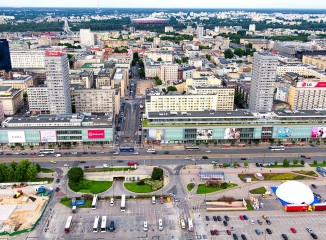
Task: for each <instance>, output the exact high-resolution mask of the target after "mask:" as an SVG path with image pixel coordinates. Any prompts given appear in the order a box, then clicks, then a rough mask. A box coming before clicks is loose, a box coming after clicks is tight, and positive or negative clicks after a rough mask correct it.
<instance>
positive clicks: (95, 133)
mask: <svg viewBox="0 0 326 240" xmlns="http://www.w3.org/2000/svg"><path fill="white" fill-rule="evenodd" d="M96 138H105V132H104V130H103V129H99V130H88V139H96Z"/></svg>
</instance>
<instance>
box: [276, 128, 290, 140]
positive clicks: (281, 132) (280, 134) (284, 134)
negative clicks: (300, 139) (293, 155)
mask: <svg viewBox="0 0 326 240" xmlns="http://www.w3.org/2000/svg"><path fill="white" fill-rule="evenodd" d="M277 138H292V128H288V127H283V128H278V129H277Z"/></svg>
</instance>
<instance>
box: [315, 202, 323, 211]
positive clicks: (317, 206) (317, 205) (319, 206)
mask: <svg viewBox="0 0 326 240" xmlns="http://www.w3.org/2000/svg"><path fill="white" fill-rule="evenodd" d="M312 209H313V210H314V211H325V210H326V203H314V204H313V205H312Z"/></svg>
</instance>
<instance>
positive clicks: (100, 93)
mask: <svg viewBox="0 0 326 240" xmlns="http://www.w3.org/2000/svg"><path fill="white" fill-rule="evenodd" d="M116 92H117V91H116V89H111V88H109V87H104V88H103V89H78V90H75V92H74V93H75V106H76V112H89V113H110V114H115V113H116V111H115V96H116Z"/></svg>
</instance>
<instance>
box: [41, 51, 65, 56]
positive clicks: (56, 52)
mask: <svg viewBox="0 0 326 240" xmlns="http://www.w3.org/2000/svg"><path fill="white" fill-rule="evenodd" d="M61 54H62V53H61V52H59V51H45V56H47V57H60V56H61Z"/></svg>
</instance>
